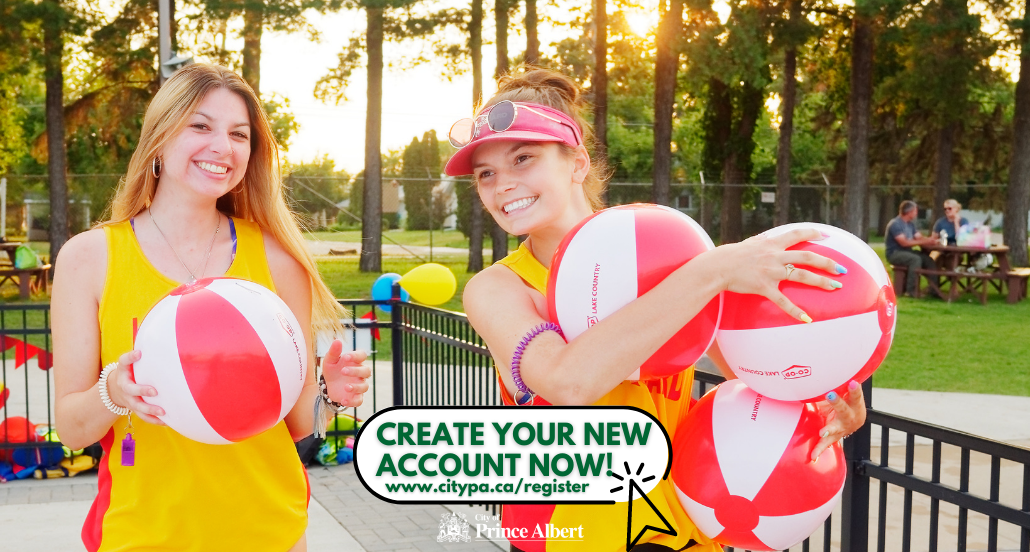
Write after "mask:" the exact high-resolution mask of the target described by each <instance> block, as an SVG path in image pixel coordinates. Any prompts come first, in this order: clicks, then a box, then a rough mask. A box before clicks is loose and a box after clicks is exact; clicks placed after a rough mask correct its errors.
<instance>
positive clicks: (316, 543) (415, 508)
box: [0, 389, 1030, 552]
mask: <svg viewBox="0 0 1030 552" xmlns="http://www.w3.org/2000/svg"><path fill="white" fill-rule="evenodd" d="M873 404H874V405H875V406H876V407H877V408H878V409H880V410H884V411H886V412H892V413H896V414H899V415H902V416H906V417H910V418H915V419H920V420H926V421H929V422H932V423H937V424H939V425H945V426H950V427H953V428H955V429H958V430H961V431H965V432H968V433H973V434H977V435H984V436H987V437H990V438H992V439H996V440H1000V441H1005V442H1008V443H1011V444H1014V445H1017V446H1023V447H1030V424H1028V423H1026V420H1027V419H1030V398H1027V397H1004V396H996V395H968V394H959V393H925V392H913V391H898V390H890V389H876V390H875V391H874V394H873ZM894 441H895V439H894V436H892V438H891V450H890V457H891V465H892V466H893V467H900V468H903V465H904V464H903V463H904V458H903V450H902V448H903V447H897V446H895V445H897V444H900V439H899V442H898V443H895V442H894ZM930 449H931V448H930V447H929V446H926V445H918V443H917V447H916V450H915V473H916V474H917V475H920V476H924V477H927V478H928V477H929V475H930V474H929V469H930V468H929V466H930ZM943 456H944V457H943V469H942V479H943V481H944V482H945V483H947V484H951V485H954V486H957V477H958V473H959V472H958V453H957V450H951V449H949V448H945V451H944V455H943ZM873 457H874V458H878V457H879V449H878V448H874V450H873ZM1008 464H1009V463H1005V464H1003V465H1002V473H1001V478H1002V482H1003V485H1002V494H1001V497H1000V498H1001V502H1002V503H1004V504H1009V505H1013V506H1016V507H1019V505H1020V501H1021V495H1020V492H1021V489H1022V484H1021V483H1020V482H1021V477H1022V467H1021V466H1015V465H1011V466H1010V465H1008ZM1009 472H1012V473H1009ZM309 474H310V481H311V495H312V500H311V507H310V509H309V514H310V524H309V529H308V543H309V550H311V551H312V552H320V551H327V552H328V551H330V550H331V551H333V552H359V551H368V552H374V551H391V552H424V551H430V550H439V551H474V552H496V551H497V550H506V549H507V547H506V543H493V542H490V541H487V540H478V541H477V540H475V538H474V534H473V535H472V537H473V540H472V541H471V542H469V543H439V542H437V536H438V535H439V532H440V524H441V519H442V516H445V515H451V514H452V512H457V513H460V514H462V515H464V516H465V517H466V519H468V520H469V522H470V523H471V524H472V525H473V527H474V526H475V524H476V523H484V524H488V525H492V526H496V524H497V522H496V521H495V520H492V519H487V518H488V516H489V513H488V512H487V511H486V510H485V509H483V508H481V507H444V506H440V505H395V504H390V503H387V502H383V501H380V500H379V499H377V498H375V497H374V496H372V495H371V494H370V493H368V492H367V491H366V490H365V489H364V487H362V485H361V483H360V482H359V481H358V479H357V476H356V475H355V473H354V468H353V464H346V465H343V466H334V467H312V468H310V469H309ZM989 478H990V462H989V460H987V459H986V458H984V457H980V455H974V457H973V459H972V466H971V490H972V491H973V492H974V493H976V494H980V495H984V494H986V485H987V483H988V481H989ZM953 480H954V481H953ZM1010 480H1011V481H1015V482H1016V483H1013V484H1008V483H1006V482H1007V481H1010ZM878 493H879V489H878V485H873V489H872V495H873V496H872V497H871V499H872V500H871V504H872V509H873V511H872V512H871V516H872V519H873V520H875V519H876V516H877V513H878V512H877V508H878V506H877V505H878V502H879V501H878V496H879V495H878ZM95 494H96V476H95V475H94V474H84V475H80V476H79V477H76V478H73V479H57V480H51V481H34V480H33V481H16V482H12V483H8V484H4V485H0V543H2V546H0V549H2V550H3V551H4V552H8V551H10V552H42V551H52V550H60V551H65V550H68V551H73V550H82V544H81V542H80V540H79V529H80V527H81V524H82V520H83V519H84V518H85V515H86V512H87V511H88V509H89V505H90V502H91V501H92V499H93V497H94V496H95ZM903 501H904V496H903V493H902V492H901V491H900V490H899V489H897V488H895V487H890V488H889V489H888V494H887V515H886V520H887V550H900V549H901V541H900V538H901V537H900V535H901V530H902V516H901V515H900V512H901V511H902V506H903ZM930 507H931V505H930V504H929V500H928V499H926V500H923V499H922V498H920V497H918V496H917V497H916V498H915V501H914V505H913V534H914V535H915V542H914V546H913V550H916V551H919V550H925V549H926V547H925V545H920V544H919V543H921V542H924V541H925V540H926V537H925V535H926V534H927V533H928V531H929V512H930ZM476 516H481V517H480V518H477V517H476ZM957 516H958V512H957V509H956V508H952V507H950V506H947V505H944V506H942V507H941V517H940V522H941V531H942V533H941V535H942V536H941V549H942V550H953V549H955V540H954V539H955V535H954V534H955V527H957ZM969 524H970V530H969V532H968V540H969V550H985V549H986V547H987V544H986V543H987V537H986V535H987V520H986V518H983V517H982V516H977V515H970V518H969ZM872 529H873V530H875V523H874V524H873V527H872ZM816 537H817V539H818V541H819V542H821V536H820V535H819V534H817V535H816ZM838 540H839V535H836V534H835V535H832V538H831V541H832V542H833V543H835V544H834V547H835V548H836V546H837V544H836V543H838ZM872 542H873V543H875V540H873V541H872ZM999 545H1000V549H1001V550H1014V549H1018V548H1019V533H1018V531H1017V530H1015V528H1014V527H1013V526H1011V525H1007V524H1002V526H1001V530H1000V535H999Z"/></svg>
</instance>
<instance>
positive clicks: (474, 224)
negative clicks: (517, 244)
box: [459, 0, 483, 272]
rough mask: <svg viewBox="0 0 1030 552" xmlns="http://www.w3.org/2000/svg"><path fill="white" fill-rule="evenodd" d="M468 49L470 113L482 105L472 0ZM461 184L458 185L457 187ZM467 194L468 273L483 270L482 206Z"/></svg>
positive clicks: (479, 39)
mask: <svg viewBox="0 0 1030 552" xmlns="http://www.w3.org/2000/svg"><path fill="white" fill-rule="evenodd" d="M469 49H470V50H471V52H472V111H473V113H474V112H475V111H476V110H477V109H479V106H480V105H482V103H483V0H472V21H471V22H469ZM460 185H462V184H459V186H460ZM474 188H475V186H474V185H473V190H472V193H471V194H469V209H471V212H470V214H469V264H468V271H469V272H479V271H480V270H483V204H482V202H480V201H479V193H478V191H477V190H475V189H474Z"/></svg>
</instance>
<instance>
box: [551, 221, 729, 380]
mask: <svg viewBox="0 0 1030 552" xmlns="http://www.w3.org/2000/svg"><path fill="white" fill-rule="evenodd" d="M714 248H715V245H714V244H713V243H712V240H711V238H709V237H708V234H707V233H705V231H704V229H702V228H701V226H700V225H699V224H697V223H696V222H694V220H693V219H691V218H690V217H688V216H687V215H685V214H683V213H681V212H679V211H677V210H675V209H670V208H668V207H664V206H659V205H647V204H635V205H621V206H618V207H612V208H610V209H604V210H602V211H598V212H596V213H594V214H593V215H591V216H590V217H588V218H587V219H585V220H584V221H583V222H581V223H579V225H578V226H576V227H575V228H573V229H572V231H570V232H569V233H568V234H567V235H566V236H565V238H564V239H563V240H562V242H561V244H560V245H559V246H558V249H557V251H555V254H554V259H553V260H552V261H551V273H550V278H549V280H548V283H547V307H548V311H549V316H550V318H551V320H552V321H554V322H555V323H557V324H558V325H559V326H561V328H562V332H563V333H564V334H565V338H566V339H567V340H569V341H571V340H573V339H575V338H576V337H577V336H579V335H580V334H582V333H583V332H585V331H586V330H587V329H588V328H590V327H591V326H593V325H594V324H597V323H598V322H599V321H601V320H603V319H604V318H605V317H607V316H609V315H611V314H612V313H614V312H615V311H617V310H619V309H620V308H622V307H624V306H625V305H626V304H627V303H629V302H630V301H633V300H634V299H636V298H637V297H639V296H641V295H643V294H644V293H646V292H648V291H650V290H651V288H653V287H655V286H656V285H658V284H659V283H660V282H661V281H662V280H664V279H665V278H666V277H667V276H668V275H669V274H671V273H672V272H673V271H675V270H676V269H677V268H679V267H681V266H683V265H684V264H686V263H687V261H690V260H691V259H693V258H694V257H696V256H698V255H700V254H701V253H704V252H705V251H709V250H711V249H714ZM684 292H688V290H684ZM721 311H722V295H721V294H720V295H719V296H718V297H716V298H714V299H712V301H711V302H710V303H708V305H706V306H705V307H704V308H703V309H702V310H701V312H699V313H698V314H697V316H695V317H694V318H693V319H692V320H691V321H690V322H689V323H688V324H687V325H686V326H684V327H683V328H682V329H681V330H680V331H679V332H677V333H676V334H675V335H674V336H673V337H672V339H670V340H669V341H667V342H666V343H665V345H663V346H662V347H661V348H660V349H659V350H658V351H656V352H655V354H653V355H652V356H651V357H650V358H648V359H647V361H645V362H644V364H643V365H642V366H641V367H640V368H639V370H637V371H636V372H634V374H632V375H631V376H630V377H629V378H628V379H630V380H648V379H656V378H662V377H666V376H669V375H672V374H676V373H679V372H681V371H683V370H685V369H686V368H688V367H689V366H690V365H692V364H693V363H694V362H696V361H697V360H698V359H699V358H701V355H703V354H704V353H705V351H707V350H708V347H709V346H710V345H711V344H712V341H713V339H714V338H715V332H716V328H718V325H719V315H720V312H721ZM656 314H658V315H661V313H656Z"/></svg>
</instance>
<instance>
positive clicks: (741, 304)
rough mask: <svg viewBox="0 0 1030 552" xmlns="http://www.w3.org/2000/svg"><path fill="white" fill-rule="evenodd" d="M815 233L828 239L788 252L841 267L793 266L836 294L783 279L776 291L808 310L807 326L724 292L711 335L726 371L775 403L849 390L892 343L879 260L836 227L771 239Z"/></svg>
mask: <svg viewBox="0 0 1030 552" xmlns="http://www.w3.org/2000/svg"><path fill="white" fill-rule="evenodd" d="M798 228H815V229H816V230H819V231H821V232H822V233H823V234H824V235H827V236H828V237H826V238H824V239H822V240H818V241H811V242H801V243H799V244H797V245H795V246H792V247H790V248H789V249H790V250H802V251H811V252H814V253H818V254H820V255H822V256H824V257H829V258H830V259H832V260H834V261H836V262H837V264H840V265H843V266H844V267H845V268H846V269H847V270H848V272H847V274H835V273H824V272H822V271H821V270H819V269H815V268H812V267H807V266H802V265H800V264H797V265H796V266H797V267H798V268H804V269H807V270H811V271H812V272H814V273H816V274H820V275H824V276H828V277H830V278H832V279H834V280H837V281H839V282H841V283H842V284H843V285H844V287H842V288H841V289H837V290H833V291H826V290H824V289H821V288H815V287H812V286H808V285H804V284H799V283H797V282H791V281H784V282H782V283H781V284H780V291H782V292H783V294H784V295H786V296H787V297H788V298H790V300H791V301H793V302H794V304H796V305H797V306H798V307H800V308H801V310H803V311H804V312H805V313H807V314H808V315H809V316H810V317H812V319H813V320H814V322H812V323H811V324H806V323H804V322H801V321H799V320H797V319H795V318H793V317H791V316H790V315H788V314H787V313H785V312H783V311H782V310H781V309H780V308H779V307H778V306H776V305H775V304H774V303H773V302H772V301H769V300H768V299H766V298H765V297H762V296H760V295H741V294H736V293H730V292H726V294H725V295H726V299H725V305H724V308H723V315H722V321H721V322H720V323H719V332H718V335H717V337H716V339H717V340H718V344H719V349H720V350H721V351H722V354H723V356H724V357H725V359H726V362H727V363H728V364H729V366H730V369H732V370H733V373H734V374H736V375H737V377H739V378H740V379H742V380H744V381H745V382H747V384H748V385H749V386H750V387H751V388H752V389H754V390H755V391H757V392H759V393H761V394H763V395H765V396H767V397H773V398H776V399H781V400H796V401H818V400H822V398H823V397H824V396H825V395H826V393H828V392H829V391H831V390H837V393H838V394H839V395H843V394H844V393H845V392H846V391H847V385H848V382H850V381H851V380H855V381H858V382H859V383H861V382H863V381H865V380H866V379H867V378H869V376H870V375H872V373H873V372H874V371H875V370H876V369H877V368H878V367H879V366H880V363H881V362H883V359H884V357H886V356H887V351H888V350H890V346H891V341H892V340H893V339H894V328H895V325H896V322H897V316H896V315H897V302H896V299H895V297H894V287H893V286H892V285H891V281H890V278H889V277H888V276H887V271H886V270H885V269H884V267H883V262H881V261H880V258H879V257H878V256H877V255H876V252H874V251H873V250H872V249H871V248H870V247H869V246H868V245H867V244H866V243H865V242H863V241H862V240H860V239H858V238H857V237H855V236H854V235H852V234H851V233H849V232H846V231H844V230H841V229H840V228H835V227H833V226H827V225H825V224H816V223H810V222H809V223H797V224H787V225H785V226H779V227H777V228H773V229H772V230H769V231H768V232H766V235H767V236H777V235H780V234H783V233H785V232H789V231H791V230H795V229H798Z"/></svg>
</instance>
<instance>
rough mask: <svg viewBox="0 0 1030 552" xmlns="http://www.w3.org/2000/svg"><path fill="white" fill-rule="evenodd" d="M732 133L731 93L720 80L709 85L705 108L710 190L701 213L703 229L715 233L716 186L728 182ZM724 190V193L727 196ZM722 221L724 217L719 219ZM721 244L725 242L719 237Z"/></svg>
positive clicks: (704, 163) (707, 188) (705, 162)
mask: <svg viewBox="0 0 1030 552" xmlns="http://www.w3.org/2000/svg"><path fill="white" fill-rule="evenodd" d="M732 132H733V98H731V97H730V89H729V86H727V85H726V83H724V82H722V81H721V80H719V79H715V78H712V79H709V81H708V101H707V104H706V105H705V114H704V139H705V145H704V152H703V161H702V166H703V167H704V173H705V180H706V181H707V182H706V183H707V184H708V186H705V188H702V193H704V194H705V197H704V199H703V201H704V202H705V208H704V209H702V211H701V227H702V228H704V229H705V230H706V231H708V232H710V233H711V232H712V228H713V220H712V219H713V218H714V217H713V216H714V214H715V201H714V199H715V197H716V195H717V194H718V190H715V191H712V190H711V188H712V187H713V186H718V184H719V183H720V182H725V181H726V180H725V178H724V176H725V175H724V173H723V170H724V169H725V165H726V155H727V151H728V148H729V143H730V134H731V133H732ZM725 191H726V190H725V188H723V193H725ZM720 217H721V215H720ZM719 240H720V241H723V242H724V241H725V240H723V238H722V237H721V236H720V238H719Z"/></svg>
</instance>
